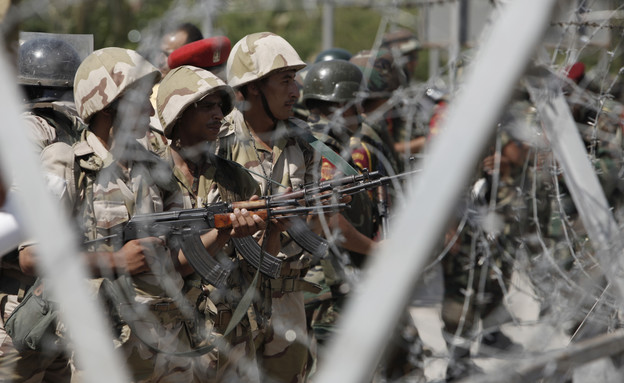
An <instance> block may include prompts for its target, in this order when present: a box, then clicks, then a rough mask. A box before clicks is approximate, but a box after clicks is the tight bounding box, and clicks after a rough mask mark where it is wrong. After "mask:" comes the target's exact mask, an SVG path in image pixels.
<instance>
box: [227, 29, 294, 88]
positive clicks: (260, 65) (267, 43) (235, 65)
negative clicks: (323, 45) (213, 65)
mask: <svg viewBox="0 0 624 383" xmlns="http://www.w3.org/2000/svg"><path fill="white" fill-rule="evenodd" d="M305 66H306V64H305V63H304V62H303V61H302V60H301V58H300V57H299V54H298V53H297V51H295V49H294V48H293V47H292V46H291V45H290V44H289V43H288V41H286V40H284V38H282V37H280V36H278V35H276V34H274V33H271V32H259V33H253V34H250V35H247V36H245V37H243V38H242V39H240V40H239V41H238V42H237V43H236V44H235V45H234V47H233V48H232V51H231V52H230V57H228V61H227V81H228V85H230V86H231V87H234V88H237V87H240V86H243V85H245V84H247V83H250V82H252V81H255V80H258V79H261V78H263V77H265V76H268V75H269V74H271V73H273V72H275V71H278V70H280V71H281V70H295V71H298V70H300V69H302V68H304V67H305Z"/></svg>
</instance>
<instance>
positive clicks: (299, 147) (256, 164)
mask: <svg viewBox="0 0 624 383" xmlns="http://www.w3.org/2000/svg"><path fill="white" fill-rule="evenodd" d="M301 124H303V125H301ZM302 126H303V127H306V126H307V125H306V124H305V123H304V122H303V121H301V120H298V119H293V118H291V119H289V120H288V121H280V122H278V125H277V128H276V131H277V132H278V135H279V132H282V134H281V135H279V138H278V139H277V140H275V142H274V144H273V148H272V151H271V150H269V149H268V148H265V147H262V144H261V143H258V142H256V141H255V140H254V139H253V138H252V136H251V134H250V132H249V128H248V127H247V124H246V123H245V119H244V117H243V114H242V113H241V112H240V111H239V110H238V109H234V110H233V111H232V113H230V114H229V115H227V116H226V117H225V120H224V124H223V127H222V129H221V133H220V134H219V136H220V137H219V143H218V147H217V152H218V154H219V155H220V156H221V157H223V158H227V159H230V160H232V161H235V162H238V163H239V164H241V165H243V166H244V167H245V168H247V169H249V170H251V171H252V172H253V173H252V176H253V177H254V179H255V180H256V181H257V182H258V183H259V184H260V189H261V191H262V194H266V193H267V188H269V187H270V190H269V191H270V194H277V193H283V192H284V191H285V187H288V186H290V187H292V188H293V189H297V188H299V187H300V186H302V185H305V184H309V183H311V182H313V181H314V180H315V179H316V177H318V176H319V175H320V167H319V165H320V163H318V162H315V158H314V156H315V153H314V149H312V148H311V147H310V145H308V144H307V143H305V142H303V141H302V140H299V139H297V138H295V137H290V136H289V131H290V130H291V129H296V128H301V127H302ZM256 148H257V149H258V150H257V151H256ZM254 173H255V174H254ZM263 176H264V177H263ZM266 178H270V179H272V180H273V181H275V182H269V181H268V180H267V179H266ZM269 184H270V186H269Z"/></svg>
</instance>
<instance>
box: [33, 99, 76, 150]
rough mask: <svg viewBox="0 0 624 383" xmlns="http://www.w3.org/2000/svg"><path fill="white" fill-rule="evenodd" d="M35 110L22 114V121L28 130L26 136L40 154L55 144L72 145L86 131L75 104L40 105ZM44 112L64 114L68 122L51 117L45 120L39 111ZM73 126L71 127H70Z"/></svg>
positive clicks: (55, 103)
mask: <svg viewBox="0 0 624 383" xmlns="http://www.w3.org/2000/svg"><path fill="white" fill-rule="evenodd" d="M32 108H33V109H31V110H28V111H26V112H24V113H22V116H21V117H22V120H23V121H24V127H25V129H26V135H27V137H28V139H29V141H30V142H31V143H33V144H34V149H35V151H36V153H37V154H39V153H40V152H41V151H42V150H43V148H45V147H46V146H48V145H51V144H53V143H55V142H65V143H67V144H69V145H72V144H73V143H74V142H76V141H77V140H78V137H80V132H81V131H82V130H83V129H84V127H85V126H84V123H82V121H81V120H80V117H78V114H77V112H76V107H75V105H74V103H73V102H69V101H53V102H51V103H40V104H35V105H33V106H32ZM42 110H44V111H45V112H46V113H49V115H51V113H52V111H53V110H54V111H55V112H57V113H62V114H64V115H65V116H66V117H67V118H68V121H66V122H64V121H57V120H54V121H52V119H51V118H50V117H47V118H44V117H43V116H42V115H41V113H40V112H39V111H42ZM70 125H71V126H70Z"/></svg>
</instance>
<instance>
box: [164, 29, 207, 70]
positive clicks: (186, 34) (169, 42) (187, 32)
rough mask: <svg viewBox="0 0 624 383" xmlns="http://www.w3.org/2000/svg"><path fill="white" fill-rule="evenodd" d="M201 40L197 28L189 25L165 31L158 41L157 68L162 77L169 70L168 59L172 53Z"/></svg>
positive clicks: (201, 36)
mask: <svg viewBox="0 0 624 383" xmlns="http://www.w3.org/2000/svg"><path fill="white" fill-rule="evenodd" d="M203 38H204V36H203V34H202V33H201V31H200V30H199V28H197V26H196V25H194V24H191V23H181V24H178V25H176V26H175V27H173V28H171V29H170V30H169V31H167V33H165V34H164V35H163V37H162V39H161V41H160V55H159V57H158V59H157V66H158V69H159V70H160V72H161V73H162V75H163V76H165V75H166V74H167V73H169V70H171V68H170V67H169V63H168V58H169V55H171V53H173V51H175V50H176V49H178V48H180V47H182V46H184V45H186V44H189V43H192V42H195V41H199V40H201V39H203Z"/></svg>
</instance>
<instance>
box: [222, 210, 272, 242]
mask: <svg viewBox="0 0 624 383" xmlns="http://www.w3.org/2000/svg"><path fill="white" fill-rule="evenodd" d="M230 221H232V229H231V231H230V236H232V237H247V236H250V235H253V234H255V233H256V232H258V231H259V230H264V229H266V226H267V224H266V222H264V220H263V219H262V218H260V217H259V216H258V215H257V214H254V213H253V212H252V211H249V210H247V209H238V208H236V209H234V212H232V213H230Z"/></svg>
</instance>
